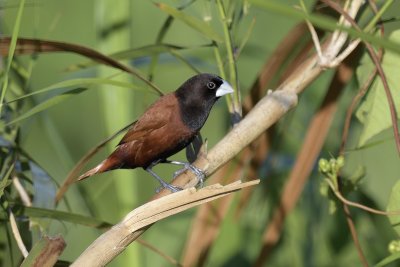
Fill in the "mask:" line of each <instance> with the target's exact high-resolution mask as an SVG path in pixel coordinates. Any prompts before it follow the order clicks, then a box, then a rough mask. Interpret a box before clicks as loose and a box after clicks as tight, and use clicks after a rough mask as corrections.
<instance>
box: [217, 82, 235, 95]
mask: <svg viewBox="0 0 400 267" xmlns="http://www.w3.org/2000/svg"><path fill="white" fill-rule="evenodd" d="M233 92H234V91H233V88H232V86H231V85H230V84H229V83H228V82H227V81H224V82H223V83H222V84H221V86H220V87H219V88H218V89H217V91H216V93H215V95H216V97H220V96H223V95H226V94H232V93H233Z"/></svg>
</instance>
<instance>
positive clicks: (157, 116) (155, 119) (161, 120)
mask: <svg viewBox="0 0 400 267" xmlns="http://www.w3.org/2000/svg"><path fill="white" fill-rule="evenodd" d="M173 104H174V103H173V102H170V101H164V99H160V100H159V101H157V102H156V103H154V105H152V106H151V107H150V108H149V109H148V110H147V111H146V112H145V113H144V114H143V115H142V116H141V117H140V118H139V119H138V121H137V122H136V123H135V124H134V125H133V126H132V128H131V129H129V130H128V132H127V133H126V134H125V136H124V137H123V138H122V140H121V141H120V142H119V144H118V145H122V144H125V143H129V142H133V141H137V140H140V139H141V138H143V137H145V136H146V135H148V134H150V133H151V132H152V131H155V130H158V129H160V128H162V127H164V126H165V125H166V124H168V122H169V121H170V119H171V116H173V115H174V114H173V113H174V112H175V110H176V109H175V108H174V107H173Z"/></svg>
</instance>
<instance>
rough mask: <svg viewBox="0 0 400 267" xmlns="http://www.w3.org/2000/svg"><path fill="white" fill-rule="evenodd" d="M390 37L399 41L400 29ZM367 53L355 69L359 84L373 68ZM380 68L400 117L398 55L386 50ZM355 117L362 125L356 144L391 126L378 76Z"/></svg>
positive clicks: (387, 106)
mask: <svg viewBox="0 0 400 267" xmlns="http://www.w3.org/2000/svg"><path fill="white" fill-rule="evenodd" d="M390 38H391V39H392V40H394V41H397V42H400V30H397V31H394V32H393V33H392V34H391V36H390ZM374 67H375V66H374V64H373V63H372V62H371V60H370V58H369V56H368V55H366V56H364V58H363V59H362V61H361V65H360V67H359V68H358V69H357V77H358V80H359V83H360V84H363V83H364V80H365V79H366V77H367V76H368V75H369V73H371V71H372V70H373V68H374ZM382 68H383V70H384V72H385V76H386V78H387V81H388V84H389V89H390V92H391V93H392V97H393V100H394V104H395V107H397V118H399V117H400V110H399V109H398V107H400V91H399V90H398V89H397V88H398V85H399V83H398V76H399V73H398V72H399V69H400V55H399V54H396V53H393V52H392V51H388V52H386V53H385V55H384V57H383V60H382ZM356 116H357V118H358V119H359V120H360V122H361V123H362V124H363V125H364V128H363V130H362V132H361V135H360V139H359V142H358V146H360V147H361V146H364V145H365V144H366V142H367V141H368V140H370V139H371V138H372V137H374V136H375V135H377V134H379V133H380V132H382V131H383V130H385V129H387V128H389V127H391V125H392V120H391V116H390V109H389V105H388V101H387V97H386V93H385V89H384V88H383V84H382V81H381V79H380V77H379V76H377V77H376V78H375V81H374V82H373V84H372V86H371V88H370V91H369V92H368V95H367V97H366V98H365V99H364V101H363V102H362V103H361V105H360V107H359V108H358V109H357V112H356Z"/></svg>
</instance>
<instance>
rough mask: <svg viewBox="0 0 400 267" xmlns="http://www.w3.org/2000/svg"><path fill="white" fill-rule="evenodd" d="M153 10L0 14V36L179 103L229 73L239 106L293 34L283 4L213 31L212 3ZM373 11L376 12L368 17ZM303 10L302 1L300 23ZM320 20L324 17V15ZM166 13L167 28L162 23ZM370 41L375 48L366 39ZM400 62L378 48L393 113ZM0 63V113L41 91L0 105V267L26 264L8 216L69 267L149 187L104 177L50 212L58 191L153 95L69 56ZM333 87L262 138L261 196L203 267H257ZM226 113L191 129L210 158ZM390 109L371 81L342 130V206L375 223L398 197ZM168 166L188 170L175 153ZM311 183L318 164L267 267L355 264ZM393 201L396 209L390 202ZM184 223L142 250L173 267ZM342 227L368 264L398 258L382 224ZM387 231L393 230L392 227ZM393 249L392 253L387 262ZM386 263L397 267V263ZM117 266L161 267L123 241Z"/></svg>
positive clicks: (341, 109) (306, 99)
mask: <svg viewBox="0 0 400 267" xmlns="http://www.w3.org/2000/svg"><path fill="white" fill-rule="evenodd" d="M159 2H160V3H162V5H156V4H154V3H153V2H151V1H129V0H119V1H106V0H101V1H93V0H91V1H90V0H88V1H79V0H69V1H58V0H57V1H50V0H41V1H26V3H25V4H24V3H22V4H24V5H23V7H24V9H23V10H22V8H21V5H20V4H21V2H19V1H0V34H1V35H2V36H11V35H13V34H14V36H20V37H25V38H38V39H47V40H56V41H60V42H68V43H74V44H79V45H83V46H87V47H90V48H92V49H94V50H97V51H100V52H102V53H104V54H106V55H110V56H111V57H112V58H114V59H117V60H119V61H121V62H123V63H124V64H126V65H129V66H131V67H132V68H134V69H135V70H137V71H138V72H140V73H141V74H142V75H143V77H146V78H147V79H149V80H151V81H152V82H153V83H154V84H156V85H157V86H158V87H159V88H160V89H161V90H162V91H163V92H164V93H167V92H170V91H173V90H175V89H176V88H177V87H178V86H179V85H180V84H181V83H182V82H183V81H184V80H185V79H187V78H188V77H190V76H192V75H194V74H195V73H196V71H200V72H211V73H219V74H221V70H224V72H225V76H226V78H227V79H230V81H231V83H233V84H236V83H235V81H236V79H235V77H232V75H233V74H235V75H237V81H238V82H237V84H236V85H235V86H237V88H238V89H240V92H241V95H242V99H245V97H246V96H247V95H248V94H249V90H250V88H251V87H252V84H253V82H254V81H255V80H256V78H257V77H258V75H259V73H260V70H261V68H262V66H263V64H264V63H265V61H266V60H267V59H269V58H271V57H272V56H274V55H273V51H274V50H275V49H276V47H277V46H278V44H279V43H280V41H281V40H282V39H283V38H284V37H285V36H286V35H287V34H288V32H289V30H290V29H291V28H292V27H294V26H295V25H296V24H297V23H300V22H301V20H300V19H299V18H296V17H295V16H290V14H289V13H287V14H286V13H285V10H292V9H293V7H294V6H297V5H299V2H298V1H294V0H293V1H291V0H290V1H289V0H286V1H281V2H280V6H281V7H282V8H283V11H282V12H279V11H277V10H273V9H270V10H266V9H262V8H260V7H258V6H253V5H252V4H251V3H250V2H251V1H250V2H247V1H233V0H232V1H222V2H221V3H223V6H224V7H225V11H226V14H227V18H226V19H225V20H224V19H221V14H220V13H219V10H218V2H220V1H216V2H215V1H173V0H171V1H159ZM382 2H384V1H378V6H381V4H382ZM314 4H315V3H314V2H313V1H306V5H307V7H309V8H310V10H311V9H312V6H314ZM172 7H174V8H178V9H177V10H182V12H183V13H176V12H180V11H177V10H176V9H171V8H172ZM319 8H320V9H322V10H326V9H328V8H327V7H326V6H324V5H321V6H320V7H319ZM171 10H172V11H171ZM399 10H400V4H399V2H398V1H394V3H392V5H391V7H390V8H389V9H388V10H387V11H386V12H385V13H384V14H383V16H382V18H383V19H384V20H388V19H391V18H396V16H398V11H399ZM174 12H175V13H174ZM365 12H366V13H367V15H365V16H364V17H368V11H365ZM168 14H171V15H173V16H174V17H175V19H170V20H168V19H167V18H168ZM177 14H178V15H177ZM182 14H183V15H182ZM369 14H371V12H370V13H369ZM182 16H184V17H182ZM185 16H187V17H185ZM370 16H372V15H370ZM364 17H362V18H364ZM18 21H20V26H19V25H18V23H17V22H18ZM166 21H167V22H168V21H169V22H170V24H166ZM360 21H361V23H362V20H361V19H360ZM226 22H228V25H229V26H230V27H229V28H228V29H226V30H228V31H229V33H230V35H231V40H230V41H231V42H232V46H233V47H234V48H235V49H234V52H235V53H234V55H235V56H236V62H235V63H236V65H235V66H236V70H235V71H234V72H233V73H232V71H231V69H230V65H229V61H228V59H229V53H228V52H229V51H227V49H226V47H227V46H225V45H226V43H227V38H226V32H224V25H225V23H226ZM364 24H365V23H364ZM206 26H207V27H206ZM399 26H400V23H399V22H397V21H396V20H395V21H391V22H389V23H386V24H385V34H384V37H385V38H389V37H390V39H391V40H392V41H393V42H395V43H396V44H399V43H400V40H399V39H400V38H399V35H400V34H399V30H398V29H399ZM16 30H18V31H19V32H17V33H16ZM370 35H371V36H374V35H375V36H377V39H379V38H382V37H380V35H378V34H377V33H376V32H371V33H370ZM307 42H310V35H309V34H308V33H307V34H305V35H304V36H303V38H302V39H301V40H300V42H299V44H298V48H297V47H295V49H294V51H293V53H294V52H295V51H296V49H300V48H301V47H303V43H304V44H305V43H307ZM213 44H214V45H213ZM215 45H217V46H218V48H216V46H215ZM11 47H12V46H11ZM228 47H229V46H228ZM216 49H217V50H218V51H219V53H220V55H221V59H222V65H221V64H220V65H219V63H218V60H217V58H216V54H215V52H216ZM359 53H360V57H362V58H361V60H360V61H356V62H357V63H356V64H355V66H354V67H353V68H354V69H356V75H354V77H352V78H351V79H350V81H349V82H348V84H347V85H346V86H345V88H344V90H343V93H342V94H341V96H340V98H339V100H338V108H337V111H336V113H335V116H334V120H333V123H332V125H331V126H330V129H329V134H328V137H327V139H326V141H325V145H324V147H323V149H322V150H321V152H320V157H323V158H327V159H330V158H331V157H336V156H337V155H338V151H339V147H340V144H341V133H342V130H343V125H344V119H345V113H346V109H347V107H348V106H349V105H350V102H351V100H352V98H353V97H354V95H355V94H356V92H357V90H358V89H359V88H360V86H361V84H362V83H363V82H364V80H365V79H366V77H367V76H368V73H369V72H370V70H371V69H372V68H373V64H372V63H371V60H370V59H369V57H368V56H366V55H364V54H365V52H364V51H363V50H361V51H360V52H359ZM9 55H10V54H9ZM362 55H364V56H362ZM398 57H399V54H398V51H393V50H388V51H387V53H386V54H385V57H384V59H383V65H384V70H385V73H386V74H387V76H388V79H389V82H390V86H391V90H392V92H393V95H394V99H395V104H396V107H399V104H400V96H399V94H398V90H397V88H396V86H398V84H399V78H398V75H397V72H398V68H397V66H398V62H399V60H398ZM0 59H1V63H2V69H0V70H1V73H0V74H1V79H2V80H1V81H2V88H3V91H2V92H5V91H4V84H5V83H6V81H7V82H8V85H7V86H6V87H7V92H6V94H5V101H4V102H8V101H11V100H13V99H16V98H18V97H21V96H24V95H26V94H28V93H31V92H38V91H39V90H42V89H46V91H47V92H45V93H41V94H37V95H34V96H31V97H27V98H25V99H23V100H20V101H16V102H13V103H8V104H7V105H2V109H1V112H2V113H1V114H2V115H1V121H0V127H1V128H0V130H1V133H2V137H1V138H0V141H1V142H0V145H1V151H0V160H1V164H2V166H1V168H2V169H1V179H2V180H0V197H1V202H0V203H1V206H2V209H1V211H0V219H1V224H0V233H1V234H0V265H2V266H17V265H19V263H20V262H21V260H22V255H21V252H20V251H19V249H18V247H17V245H16V241H15V238H14V234H13V233H12V231H11V227H10V219H9V218H10V211H12V212H13V214H15V216H16V220H17V223H18V228H19V230H20V232H21V235H22V239H23V241H24V243H25V245H26V246H27V248H28V250H30V248H31V247H32V246H33V244H35V243H36V242H38V240H39V239H40V238H41V236H42V235H43V234H46V235H49V236H55V235H58V234H61V235H62V237H63V238H64V239H65V241H66V244H67V246H66V248H65V250H64V252H63V253H62V255H61V257H60V259H61V260H64V261H66V262H72V261H73V260H74V259H75V258H76V257H77V256H78V255H79V254H80V253H81V252H82V251H83V250H84V249H85V248H86V247H87V246H88V245H90V243H91V242H92V241H93V240H94V239H95V238H96V237H98V236H99V235H100V234H101V233H102V232H103V231H104V227H106V226H109V224H114V223H116V222H118V221H119V220H120V219H121V218H122V217H123V216H124V215H125V214H126V213H127V212H129V211H130V210H132V209H134V208H135V207H137V206H139V205H140V204H141V203H144V202H146V201H148V200H149V198H150V197H151V196H152V195H153V193H154V190H155V188H156V187H157V186H158V185H157V184H156V183H155V181H153V179H151V178H150V177H149V176H148V174H147V173H145V172H143V171H141V170H134V171H128V170H118V171H113V172H110V173H106V174H102V175H99V176H96V177H93V178H91V179H88V180H87V181H84V182H82V183H78V184H73V185H72V186H71V187H70V188H69V191H68V192H67V194H66V196H65V198H64V199H63V200H62V201H61V202H60V204H59V205H58V206H56V205H55V204H54V197H55V194H56V190H57V187H58V186H59V185H60V184H62V182H63V181H64V179H65V177H66V176H67V174H68V172H69V171H70V170H71V168H72V167H73V166H74V165H75V164H76V162H77V161H78V160H79V159H80V158H81V157H82V156H83V155H84V154H85V153H86V152H87V151H88V150H89V149H91V148H92V147H93V146H95V145H96V144H98V143H99V142H100V141H101V140H103V139H105V138H107V137H108V136H110V135H112V134H113V133H115V132H116V131H117V130H118V129H121V128H122V127H124V126H126V125H127V124H129V123H131V122H133V121H134V120H135V119H136V118H137V117H138V116H139V115H140V114H141V112H142V111H143V110H144V108H146V107H147V106H148V105H149V104H150V103H152V102H153V101H154V100H155V99H157V97H158V95H157V94H156V93H155V92H154V90H152V89H151V88H150V87H149V86H147V85H146V84H145V83H143V81H141V80H140V79H137V78H135V77H132V75H129V74H126V73H124V72H122V71H120V70H117V69H115V68H110V67H107V66H104V65H101V64H97V63H93V62H89V60H88V59H87V58H84V57H82V56H78V55H76V54H75V53H34V54H32V55H25V56H15V57H14V58H13V61H12V63H11V61H10V58H9V57H8V58H7V57H2V58H0ZM88 62H89V63H88ZM288 62H290V61H289V59H288V61H287V62H286V63H285V64H283V66H281V70H280V72H279V73H278V75H277V77H276V78H275V77H274V79H272V81H271V82H270V84H269V88H274V87H276V86H277V85H278V84H279V81H280V80H281V75H282V74H283V73H284V71H285V70H286V69H287V68H289V67H290V63H288ZM9 63H11V64H10V69H9V71H8V70H7V64H9ZM86 63H88V64H87V65H85V64H86ZM221 66H223V68H222V69H221ZM333 75H334V70H327V71H326V72H324V73H323V74H322V75H321V76H320V77H319V78H318V79H317V80H316V81H315V82H313V83H312V84H311V85H310V86H309V88H307V90H306V91H305V92H304V93H303V94H302V95H301V98H300V101H299V105H298V106H297V107H296V109H295V110H293V111H292V112H290V113H289V114H287V116H286V117H285V118H284V119H282V120H281V121H280V122H279V123H278V124H277V125H275V126H274V127H273V129H272V130H270V131H269V134H268V138H269V139H268V140H269V143H270V146H269V148H268V149H267V150H264V151H261V152H260V153H262V161H261V163H262V164H261V165H260V166H257V169H256V170H255V171H256V172H257V174H258V177H259V178H260V179H261V180H262V182H261V184H260V185H259V186H258V187H257V188H256V189H255V190H254V191H252V192H251V195H250V197H248V198H245V197H244V195H245V194H244V193H237V194H235V196H234V198H233V200H232V202H231V204H230V207H229V209H228V212H227V214H226V215H225V216H224V217H223V218H221V219H222V223H221V225H220V227H219V229H218V232H219V234H218V235H217V238H216V240H214V241H213V243H212V246H211V247H210V251H209V255H208V257H207V258H206V265H207V266H252V265H253V264H254V262H255V259H256V258H257V257H258V255H259V253H260V249H261V246H262V236H263V232H264V230H265V229H266V227H267V226H268V222H269V220H270V219H271V216H272V214H273V211H274V208H275V207H276V205H277V203H278V201H279V197H280V193H281V191H282V188H283V186H284V185H285V182H286V179H287V176H288V174H289V173H290V170H291V168H292V166H293V164H294V162H295V161H296V158H297V157H298V151H299V149H300V148H301V146H302V141H303V140H304V137H305V135H306V132H307V129H308V126H309V123H310V121H311V119H312V117H313V115H314V114H315V113H316V112H317V110H318V107H319V106H320V105H321V103H322V101H323V99H324V96H325V95H326V92H327V90H328V88H329V86H330V83H331V80H332V76H333ZM396 75H397V76H396ZM51 89H52V90H51ZM53 89H54V90H53ZM265 89H268V88H265ZM232 101H234V100H233V99H232V100H228V102H229V103H228V105H227V102H226V101H225V100H223V101H220V102H219V103H218V104H217V105H216V107H215V108H214V109H213V111H212V113H211V115H210V118H209V120H208V122H207V124H206V125H205V127H204V128H203V130H202V135H203V136H204V137H206V138H207V139H208V145H209V147H212V146H213V145H214V144H215V143H216V142H218V140H220V139H221V138H222V137H223V136H224V134H225V133H226V132H227V131H229V128H230V125H231V124H230V116H229V112H228V110H229V109H230V108H231V106H230V103H232ZM43 103H45V104H43ZM228 106H229V107H228ZM387 107H388V104H387V102H386V98H385V95H384V93H383V89H382V86H381V85H380V84H379V81H378V80H376V81H375V82H374V83H373V85H372V87H371V88H370V91H369V92H368V94H367V95H366V97H365V98H364V99H363V102H362V104H361V105H360V106H359V108H358V110H357V113H356V116H357V118H355V117H354V118H353V119H352V122H351V128H350V135H349V138H348V142H347V146H346V153H345V166H344V169H343V177H344V178H345V179H347V178H348V180H349V181H351V182H352V183H353V185H354V186H355V187H356V189H354V190H352V192H351V193H350V194H349V195H347V197H348V198H349V199H351V200H353V201H356V202H360V203H363V204H365V205H368V206H370V207H374V208H376V209H380V210H385V209H386V206H387V204H388V203H389V202H390V205H391V206H390V207H391V209H393V210H396V209H398V208H399V205H398V204H397V203H398V200H399V197H398V196H397V195H398V189H397V190H396V187H394V185H395V183H396V181H397V179H398V174H399V173H400V169H399V168H400V167H399V166H400V165H399V156H398V153H397V151H396V148H395V141H394V138H393V132H392V130H391V121H390V120H389V118H388V109H387ZM381 110H384V111H381ZM397 110H399V108H397ZM36 111H37V113H36ZM39 111H41V112H39ZM21 116H22V117H21ZM19 119H21V120H19ZM15 120H19V121H15ZM378 122H379V123H378ZM117 141H118V140H114V141H113V142H111V144H108V145H107V149H105V151H102V152H100V153H99V154H98V155H96V156H95V158H94V159H93V160H92V161H91V163H90V164H91V166H92V165H94V164H95V163H96V162H98V161H100V160H101V159H102V158H104V157H105V156H106V155H107V153H109V152H110V151H111V150H112V149H113V147H114V146H115V144H116V143H117ZM176 158H177V159H184V153H180V154H179V155H177V156H176ZM157 168H159V170H158V171H159V172H160V173H165V175H164V176H165V177H170V173H172V172H173V170H174V169H172V168H169V167H157ZM249 168H251V166H250V167H249V166H247V167H246V168H244V167H243V169H241V171H242V176H243V179H246V177H247V173H248V172H249ZM13 176H18V178H19V180H20V181H21V183H22V185H23V187H24V188H25V190H26V191H27V192H28V193H29V196H30V198H31V199H32V201H33V204H32V205H33V207H37V208H43V209H48V210H47V212H48V213H45V210H41V209H37V210H35V209H34V208H24V206H26V205H25V204H23V203H22V201H21V198H20V196H19V195H18V193H17V191H16V189H15V185H14V184H12V183H11V181H12V177H13ZM321 178H323V175H322V174H321V173H319V172H318V168H317V166H316V167H315V168H314V169H313V171H312V174H311V176H310V178H309V180H308V182H307V183H306V185H305V188H304V191H303V193H302V195H301V198H300V200H299V201H298V203H297V205H296V207H295V209H294V210H292V211H291V212H290V214H289V215H288V217H287V219H286V221H285V222H284V228H283V232H282V236H281V239H280V241H279V243H278V244H277V245H276V246H275V247H274V249H273V251H272V252H271V254H270V256H269V258H268V261H267V264H268V266H288V265H290V266H359V265H360V260H359V257H358V254H357V250H356V248H355V246H354V243H353V241H352V239H351V236H350V234H349V230H348V226H347V224H346V221H345V218H344V214H343V212H342V210H341V209H338V208H337V206H338V205H340V203H339V202H337V201H336V212H334V213H332V211H333V210H334V208H332V207H334V204H332V203H333V202H332V200H333V199H335V198H333V197H332V196H331V197H330V198H327V197H326V194H325V195H324V194H321V193H320V191H324V190H325V192H326V185H325V187H324V183H323V179H321ZM392 187H394V189H393V190H394V197H392V198H391V199H390V193H391V190H392ZM397 187H398V186H397ZM389 200H390V201H389ZM49 210H50V211H49ZM62 212H64V213H62ZM195 213H196V210H190V211H187V212H184V213H181V214H178V215H176V216H173V217H171V218H168V219H166V220H164V221H161V222H159V223H158V224H157V225H156V226H154V227H153V228H151V229H150V230H149V231H147V232H146V233H145V234H144V235H143V236H142V237H141V238H142V239H143V240H145V241H146V242H147V243H149V244H151V245H152V246H154V247H156V248H157V249H158V250H160V251H162V253H164V254H166V255H169V256H171V257H172V258H174V259H176V260H178V261H180V259H181V258H182V257H183V253H184V246H185V242H186V239H187V237H188V234H189V232H190V231H191V230H190V225H191V224H192V223H193V218H194V215H195ZM75 215H84V216H85V217H79V216H75ZM352 215H353V220H354V223H355V225H356V229H357V232H358V235H359V239H360V243H361V247H362V248H363V250H364V253H365V255H366V257H367V260H368V261H369V262H370V264H376V263H378V262H379V261H381V260H382V259H384V258H386V257H388V256H389V255H390V253H391V252H396V251H397V253H399V252H398V251H399V249H398V247H396V246H394V245H393V244H394V243H391V242H392V241H393V240H397V239H398V229H393V228H392V225H391V222H390V220H388V218H387V217H385V216H379V215H375V214H370V213H368V212H365V211H363V210H359V209H352ZM391 220H392V223H393V224H395V223H396V218H391ZM395 230H397V232H396V231H395ZM389 244H392V246H391V248H392V249H391V251H389V249H388V247H390V246H389ZM393 246H394V247H393ZM191 249H193V250H195V249H196V248H195V247H192V248H191ZM396 249H397V250H396ZM394 255H396V254H394ZM392 264H393V266H395V264H396V263H392ZM128 265H129V266H169V265H171V263H169V262H167V261H166V260H165V259H164V258H163V257H161V256H160V255H159V254H157V253H155V252H154V251H152V250H150V249H148V248H146V247H144V246H142V245H140V244H138V243H133V244H132V245H130V246H129V248H128V249H127V250H126V251H125V252H124V253H123V254H122V255H120V256H119V257H117V258H116V259H115V260H114V261H113V262H112V263H111V264H110V266H128Z"/></svg>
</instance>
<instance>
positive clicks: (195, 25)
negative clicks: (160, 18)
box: [156, 3, 222, 42]
mask: <svg viewBox="0 0 400 267" xmlns="http://www.w3.org/2000/svg"><path fill="white" fill-rule="evenodd" d="M156 6H157V7H158V8H160V9H161V10H162V11H164V12H166V13H167V14H169V15H171V16H172V17H174V18H175V19H178V20H180V21H182V22H183V23H185V24H187V25H188V26H189V27H191V28H192V29H194V30H196V31H198V32H200V33H201V34H203V35H204V36H206V37H208V38H210V39H211V40H214V41H216V42H222V38H221V36H220V35H219V34H218V33H217V32H216V31H214V29H213V28H212V27H211V26H210V25H209V24H207V23H206V22H204V21H202V20H200V19H198V18H196V17H193V16H190V15H188V14H186V13H185V12H183V11H179V10H178V9H175V8H173V7H171V6H168V5H166V4H163V3H156Z"/></svg>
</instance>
